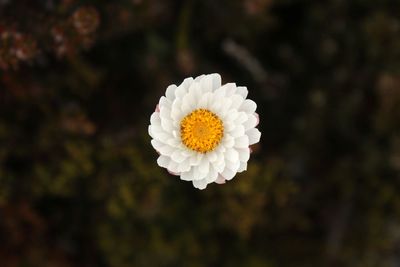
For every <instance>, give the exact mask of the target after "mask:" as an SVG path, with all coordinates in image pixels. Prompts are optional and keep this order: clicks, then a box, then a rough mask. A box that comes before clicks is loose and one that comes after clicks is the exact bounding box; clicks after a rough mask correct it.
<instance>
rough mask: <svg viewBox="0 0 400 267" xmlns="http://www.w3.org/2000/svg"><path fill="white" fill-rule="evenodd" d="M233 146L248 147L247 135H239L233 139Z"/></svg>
mask: <svg viewBox="0 0 400 267" xmlns="http://www.w3.org/2000/svg"><path fill="white" fill-rule="evenodd" d="M235 147H237V148H246V147H249V137H248V136H247V135H243V136H240V137H238V138H236V139H235Z"/></svg>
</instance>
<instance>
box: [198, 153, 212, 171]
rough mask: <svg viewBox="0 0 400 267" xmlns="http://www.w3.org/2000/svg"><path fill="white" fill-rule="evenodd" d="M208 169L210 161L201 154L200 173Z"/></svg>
mask: <svg viewBox="0 0 400 267" xmlns="http://www.w3.org/2000/svg"><path fill="white" fill-rule="evenodd" d="M209 169H210V162H209V161H208V159H207V157H204V156H203V158H202V160H201V162H200V164H199V171H200V172H202V173H208V171H209Z"/></svg>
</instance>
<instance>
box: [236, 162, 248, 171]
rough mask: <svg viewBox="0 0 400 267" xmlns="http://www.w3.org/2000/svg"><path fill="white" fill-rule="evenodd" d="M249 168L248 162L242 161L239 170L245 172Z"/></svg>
mask: <svg viewBox="0 0 400 267" xmlns="http://www.w3.org/2000/svg"><path fill="white" fill-rule="evenodd" d="M246 170H247V162H240V167H239V169H238V170H237V172H244V171H246Z"/></svg>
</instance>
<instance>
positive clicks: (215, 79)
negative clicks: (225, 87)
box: [210, 73, 221, 91]
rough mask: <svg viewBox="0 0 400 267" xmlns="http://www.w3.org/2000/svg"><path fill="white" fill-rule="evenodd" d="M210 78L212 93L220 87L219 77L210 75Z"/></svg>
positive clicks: (216, 74) (215, 74) (214, 74)
mask: <svg viewBox="0 0 400 267" xmlns="http://www.w3.org/2000/svg"><path fill="white" fill-rule="evenodd" d="M210 76H212V80H213V83H212V84H213V85H212V88H213V91H215V90H217V89H218V88H219V87H221V75H219V74H218V73H213V74H210Z"/></svg>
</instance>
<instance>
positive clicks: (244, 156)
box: [237, 147, 250, 162]
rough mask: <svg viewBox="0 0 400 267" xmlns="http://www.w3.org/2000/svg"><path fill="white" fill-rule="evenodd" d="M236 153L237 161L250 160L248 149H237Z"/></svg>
mask: <svg viewBox="0 0 400 267" xmlns="http://www.w3.org/2000/svg"><path fill="white" fill-rule="evenodd" d="M237 151H238V152H239V160H240V161H241V162H247V161H248V160H249V159H250V149H249V148H248V147H247V148H238V149H237Z"/></svg>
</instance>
